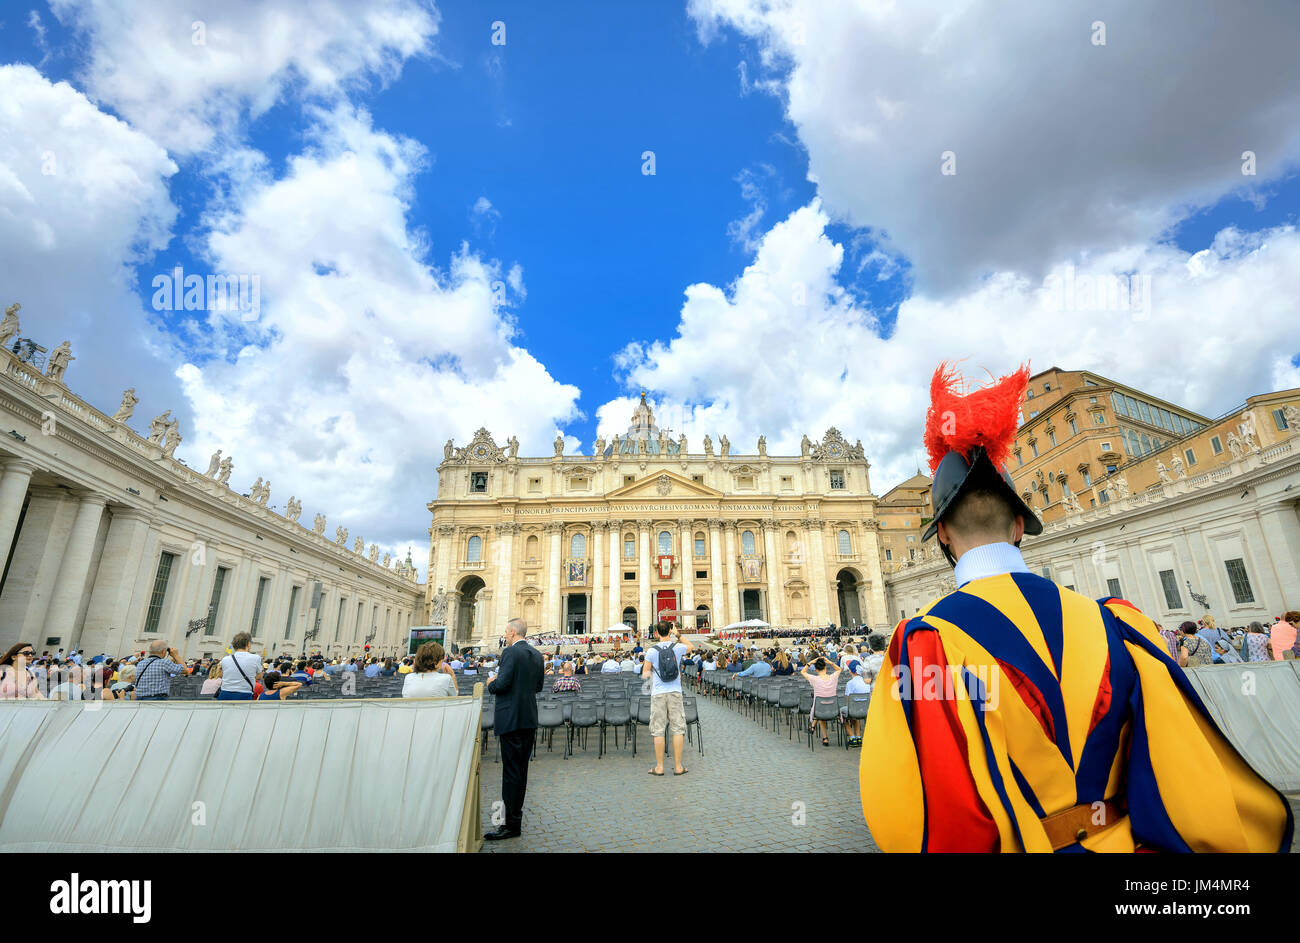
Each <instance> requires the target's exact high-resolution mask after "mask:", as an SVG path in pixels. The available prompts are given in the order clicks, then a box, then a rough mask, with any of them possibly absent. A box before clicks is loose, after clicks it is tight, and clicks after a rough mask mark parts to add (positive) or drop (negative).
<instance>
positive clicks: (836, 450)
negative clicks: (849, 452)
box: [826, 442, 844, 458]
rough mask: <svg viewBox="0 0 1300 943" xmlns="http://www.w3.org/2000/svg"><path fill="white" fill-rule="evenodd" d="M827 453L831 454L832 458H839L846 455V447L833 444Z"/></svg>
mask: <svg viewBox="0 0 1300 943" xmlns="http://www.w3.org/2000/svg"><path fill="white" fill-rule="evenodd" d="M826 451H827V452H829V453H830V456H831V458H839V457H840V456H841V455H843V454H844V446H842V445H840V444H839V443H838V442H832V443H831V444H830V445H829V446H828V447H827V449H826Z"/></svg>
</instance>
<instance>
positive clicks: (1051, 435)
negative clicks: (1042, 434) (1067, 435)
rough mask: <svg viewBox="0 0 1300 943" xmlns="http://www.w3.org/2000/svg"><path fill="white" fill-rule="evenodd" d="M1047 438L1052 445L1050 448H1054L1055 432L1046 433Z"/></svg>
mask: <svg viewBox="0 0 1300 943" xmlns="http://www.w3.org/2000/svg"><path fill="white" fill-rule="evenodd" d="M1047 438H1048V440H1049V441H1050V442H1051V443H1052V448H1056V431H1055V430H1053V431H1052V432H1049V433H1047Z"/></svg>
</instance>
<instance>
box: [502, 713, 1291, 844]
mask: <svg viewBox="0 0 1300 943" xmlns="http://www.w3.org/2000/svg"><path fill="white" fill-rule="evenodd" d="M697 701H698V704H699V711H700V722H701V724H702V725H703V727H704V755H703V756H701V755H700V754H699V752H698V750H697V749H696V747H695V746H692V745H691V744H689V743H688V744H687V745H686V752H685V754H683V763H685V765H686V767H687V768H688V769H689V770H690V772H689V773H688V774H687V775H685V776H676V777H675V776H673V775H672V774H671V772H670V771H671V770H672V756H671V752H670V755H669V756H668V757H666V758H665V762H664V769H665V775H664V777H663V778H662V779H660V778H657V777H654V776H648V775H646V770H648V769H650V768H651V767H652V766H653V765H654V759H653V757H652V755H651V752H650V750H651V746H652V741H651V739H650V737H649V735H648V733H647V732H646V729H645V728H644V727H642V728H640V729H639V730H638V738H637V755H636V758H635V759H634V758H633V757H632V749H631V746H630V745H629V746H627V747H626V748H624V747H622V746H620V747H619V748H618V749H614V738H613V733H612V732H611V733H610V735H609V737H608V745H609V749H610V751H611V752H610V753H608V754H606V756H605V757H604V759H601V760H597V759H596V738H597V733H596V731H592V733H591V734H590V736H589V740H588V749H587V751H586V753H585V754H584V753H583V751H582V750H581V749H580V747H579V746H577V745H575V747H574V755H573V756H571V757H570V758H569V759H568V760H565V759H563V755H564V749H563V741H562V732H557V734H556V738H555V747H554V751H553V752H550V753H548V752H547V751H546V744H545V742H544V741H539V746H538V752H537V759H536V760H535V761H534V762H533V763H532V764H531V767H530V769H529V771H528V799H527V801H526V802H525V803H524V833H523V835H522V836H521V837H520V838H515V839H510V840H509V841H504V842H484V843H483V850H484V851H485V852H491V853H503V852H521V851H523V852H544V851H570V852H576V851H669V852H697V851H702V852H711V851H724V852H731V851H879V849H878V848H877V847H876V845H875V843H874V842H873V841H872V839H871V833H870V831H869V830H868V829H867V826H866V823H865V822H864V821H863V819H862V807H861V805H860V804H859V802H858V756H859V752H858V750H856V749H854V750H849V751H846V750H844V749H843V748H837V747H836V746H835V738H834V737H832V738H831V746H830V747H829V748H826V747H823V746H822V745H821V743H820V741H818V742H817V743H816V749H815V750H814V751H812V752H810V751H809V750H808V740H807V738H806V737H804V738H803V739H800V733H801V732H800V731H798V730H796V731H795V738H794V739H793V740H791V739H788V738H787V728H786V727H785V726H782V728H781V733H780V735H777V734H775V733H773V732H772V730H771V728H770V727H769V728H768V729H766V730H765V729H764V728H763V727H762V725H761V724H759V722H758V721H757V720H751V719H750V718H749V717H747V716H746V715H745V714H744V713H743V711H739V710H732V709H730V708H728V707H727V706H726V705H724V704H723V703H722V702H720V701H711V700H709V699H708V698H706V697H703V696H701V697H699V698H698V699H697ZM495 746H496V742H495V741H489V743H488V753H487V755H486V756H485V757H484V758H483V810H484V811H483V817H484V822H483V830H484V831H485V832H487V831H490V830H491V829H492V828H493V827H494V826H493V825H492V824H491V821H490V819H491V810H492V803H493V802H496V801H497V800H498V799H500V797H501V765H500V764H499V763H496V762H494V761H493V760H494V758H495V756H496V751H495ZM670 749H671V748H670ZM1288 798H1290V800H1291V807H1292V809H1293V810H1294V811H1295V813H1296V816H1297V819H1300V795H1295V794H1292V795H1291V796H1289V797H1288ZM795 802H802V803H803V804H804V816H805V819H804V824H802V825H795V824H794V816H795V808H794V803H795ZM665 808H673V809H676V810H677V816H676V821H677V822H678V823H679V830H678V832H677V834H675V835H671V836H666V837H664V836H660V835H658V834H657V832H658V830H659V828H660V827H661V826H660V821H661V819H659V818H658V817H657V814H656V813H657V812H658V811H660V810H663V809H665ZM632 810H635V811H636V812H637V813H639V814H634V815H629V814H628V813H629V811H632ZM1291 850H1292V852H1293V853H1295V852H1300V834H1298V835H1297V837H1296V841H1295V844H1293V846H1292V849H1291Z"/></svg>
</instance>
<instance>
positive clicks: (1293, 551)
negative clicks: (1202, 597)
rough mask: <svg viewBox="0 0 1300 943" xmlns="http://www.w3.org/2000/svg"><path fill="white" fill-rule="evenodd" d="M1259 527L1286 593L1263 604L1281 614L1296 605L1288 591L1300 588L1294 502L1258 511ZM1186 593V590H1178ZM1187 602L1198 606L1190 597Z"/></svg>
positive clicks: (1299, 530)
mask: <svg viewBox="0 0 1300 943" xmlns="http://www.w3.org/2000/svg"><path fill="white" fill-rule="evenodd" d="M1259 526H1260V528H1261V530H1262V532H1263V540H1262V541H1261V543H1260V544H1259V546H1260V547H1261V548H1263V550H1264V553H1265V554H1266V555H1267V557H1268V560H1269V562H1270V563H1271V564H1272V565H1273V572H1274V573H1275V574H1276V576H1277V579H1278V582H1279V583H1280V584H1281V586H1282V587H1283V590H1282V592H1283V595H1282V596H1279V597H1277V598H1275V599H1267V598H1265V599H1263V600H1262V601H1261V605H1264V606H1266V607H1267V608H1268V611H1269V612H1271V613H1275V614H1276V613H1280V612H1283V611H1285V610H1287V609H1295V608H1296V602H1297V601H1296V600H1295V599H1287V598H1286V595H1285V594H1286V593H1287V592H1294V591H1295V587H1300V517H1297V515H1296V508H1295V505H1285V504H1275V505H1273V506H1271V507H1264V508H1261V509H1260V510H1259ZM1179 592H1180V593H1181V594H1183V595H1186V593H1187V589H1186V587H1183V588H1181V589H1180V590H1179ZM1188 605H1195V603H1194V602H1193V601H1192V600H1190V599H1189V600H1188Z"/></svg>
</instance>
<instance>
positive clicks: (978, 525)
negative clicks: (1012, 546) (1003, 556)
mask: <svg viewBox="0 0 1300 943" xmlns="http://www.w3.org/2000/svg"><path fill="white" fill-rule="evenodd" d="M943 522H944V524H945V525H946V526H948V527H950V528H951V529H952V530H955V531H957V533H959V534H962V535H963V536H964V535H968V534H999V533H1002V532H1003V531H1007V530H1010V529H1011V527H1012V525H1013V524H1015V522H1016V512H1015V509H1014V508H1013V507H1012V506H1011V502H1010V501H1008V500H1007V496H1006V494H1005V493H1003V492H1001V491H995V490H994V489H992V488H985V487H978V486H977V487H974V488H971V489H969V490H967V491H964V492H962V494H961V495H959V496H958V498H957V500H956V501H955V502H953V504H952V505H951V506H950V507H949V508H948V510H947V511H945V512H944V515H943Z"/></svg>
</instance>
